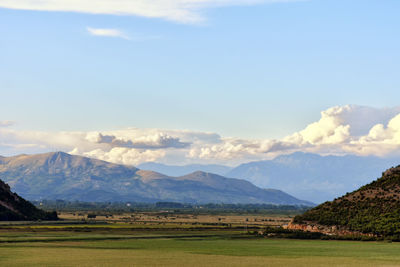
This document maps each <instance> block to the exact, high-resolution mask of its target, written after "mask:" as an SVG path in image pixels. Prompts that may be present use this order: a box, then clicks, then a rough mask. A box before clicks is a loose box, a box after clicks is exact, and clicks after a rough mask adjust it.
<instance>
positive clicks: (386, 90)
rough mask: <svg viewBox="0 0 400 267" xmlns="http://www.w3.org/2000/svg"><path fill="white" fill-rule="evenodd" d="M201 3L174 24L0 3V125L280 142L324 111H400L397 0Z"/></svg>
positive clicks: (141, 17)
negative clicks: (350, 106)
mask: <svg viewBox="0 0 400 267" xmlns="http://www.w3.org/2000/svg"><path fill="white" fill-rule="evenodd" d="M58 1H60V2H63V0H58ZM23 2H26V0H13V1H10V0H0V6H2V7H9V6H10V5H14V3H23ZM94 2H96V1H93V3H94ZM106 2H107V1H106ZM128 2H129V1H128ZM130 2H131V3H132V5H134V4H135V3H136V2H140V1H136V0H132V1H130ZM150 2H151V1H150ZM170 2H172V3H173V2H174V0H171V1H170ZM176 2H179V1H178V0H177V1H176ZM200 2H201V1H200ZM205 2H207V4H205V5H204V6H201V5H200V7H196V8H187V9H188V10H189V11H188V12H189V13H188V14H186V13H185V15H184V16H183V18H181V17H179V18H176V17H171V15H169V14H167V15H165V14H161V15H156V16H155V17H151V18H149V17H146V16H147V15H146V14H148V13H146V12H147V11H146V10H144V11H140V12H142V13H140V12H139V15H131V14H127V15H110V14H88V13H85V12H56V11H32V10H21V9H11V8H0V92H1V105H0V114H1V117H0V120H4V121H5V120H7V121H8V120H9V121H14V122H15V125H14V126H13V129H14V130H15V131H17V130H18V131H23V130H25V131H27V130H29V131H42V132H47V131H48V132H51V131H53V132H54V131H87V132H89V131H106V130H117V129H122V128H126V127H137V128H140V129H142V128H143V129H147V128H152V129H153V128H157V129H174V130H190V131H195V132H212V133H218V134H219V135H221V136H226V137H235V138H243V139H280V138H284V137H285V136H288V135H291V134H292V133H293V132H297V131H301V130H302V129H304V128H305V127H306V126H307V125H309V124H311V123H312V122H316V121H318V120H319V119H320V117H321V114H320V112H321V111H323V110H327V109H328V108H330V107H333V106H344V105H346V104H356V105H361V106H370V107H376V108H379V109H382V108H385V107H396V106H398V105H399V103H398V99H399V97H400V90H399V88H400V78H399V69H400V53H399V47H400V27H399V26H400V17H399V16H398V14H399V11H400V2H399V1H397V0H375V1H373V0H354V1H348V0H309V1H289V2H285V1H284V2H280V1H277V3H269V1H262V0H261V1H246V0H242V1H236V2H235V1H222V2H223V4H220V3H221V2H218V1H211V0H210V1H205ZM250 2H254V3H251V4H249V3H250ZM10 3H11V4H10ZM32 3H33V4H32ZM34 3H35V1H31V5H33V6H34V5H35V4H34ZM235 3H236V4H235ZM29 9H34V8H33V7H32V6H30V8H29ZM39 9H40V8H39ZM183 10H184V11H186V9H185V8H183ZM100 13H101V12H100ZM103 13H105V12H103ZM143 14H145V15H143ZM152 14H153V13H152ZM88 28H92V29H108V30H114V31H119V32H121V34H123V37H126V38H119V37H118V36H114V37H109V36H104V35H103V36H96V35H92V34H90V32H89V31H88ZM0 152H1V150H0Z"/></svg>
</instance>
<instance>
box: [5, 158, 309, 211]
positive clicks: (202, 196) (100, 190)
mask: <svg viewBox="0 0 400 267" xmlns="http://www.w3.org/2000/svg"><path fill="white" fill-rule="evenodd" d="M0 179H3V180H4V181H6V182H7V183H9V185H10V186H11V187H12V189H13V190H14V191H16V192H17V193H18V194H20V195H22V196H23V197H25V198H27V199H30V200H38V199H64V200H80V201H137V202H156V201H176V202H186V203H269V204H290V205H312V203H310V202H307V201H302V200H299V199H296V198H295V197H292V196H290V195H288V194H286V193H284V192H282V191H280V190H274V189H261V188H258V187H256V186H254V185H253V184H251V183H250V182H248V181H245V180H241V179H233V178H225V177H222V176H219V175H216V174H212V173H206V172H201V171H197V172H194V173H191V174H188V175H185V176H180V177H171V176H167V175H164V174H160V173H157V172H153V171H144V170H139V169H138V168H135V167H131V166H125V165H118V164H113V163H109V162H105V161H101V160H96V159H91V158H86V157H81V156H74V155H70V154H67V153H63V152H56V153H46V154H37V155H19V156H15V157H7V158H6V157H0Z"/></svg>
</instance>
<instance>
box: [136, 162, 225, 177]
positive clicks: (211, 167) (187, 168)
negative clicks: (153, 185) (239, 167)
mask: <svg viewBox="0 0 400 267" xmlns="http://www.w3.org/2000/svg"><path fill="white" fill-rule="evenodd" d="M137 167H138V168H140V169H142V170H149V171H155V172H160V173H163V174H166V175H169V176H183V175H186V174H189V173H193V172H196V171H203V172H211V173H215V174H218V175H222V176H224V175H225V174H226V173H228V172H229V171H230V170H232V167H228V166H224V165H216V164H188V165H181V166H178V165H165V164H161V163H156V162H146V163H142V164H140V165H138V166H137Z"/></svg>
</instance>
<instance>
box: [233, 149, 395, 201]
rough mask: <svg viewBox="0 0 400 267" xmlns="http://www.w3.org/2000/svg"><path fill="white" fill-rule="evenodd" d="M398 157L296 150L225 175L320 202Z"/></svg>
mask: <svg viewBox="0 0 400 267" xmlns="http://www.w3.org/2000/svg"><path fill="white" fill-rule="evenodd" d="M398 162H399V160H398V159H391V158H388V159H384V158H378V157H360V156H354V155H347V156H320V155H317V154H311V153H302V152H297V153H293V154H290V155H282V156H278V157H276V158H275V159H272V160H265V161H254V162H249V163H245V164H242V165H240V166H238V167H236V168H234V169H233V170H231V171H229V172H228V173H226V174H225V176H227V177H234V178H240V179H245V180H247V181H249V182H251V183H253V184H255V185H256V186H259V187H264V188H278V189H280V190H283V191H285V192H287V193H289V194H291V195H294V196H296V197H299V198H301V199H308V200H310V201H313V202H316V203H322V202H325V201H327V200H330V199H334V198H336V197H339V196H341V195H343V194H345V193H346V192H351V191H353V190H355V189H357V188H359V187H360V186H362V185H364V184H367V183H370V182H371V181H372V179H371V177H378V176H380V174H381V172H382V170H385V169H388V168H390V167H392V166H396V165H397V164H398Z"/></svg>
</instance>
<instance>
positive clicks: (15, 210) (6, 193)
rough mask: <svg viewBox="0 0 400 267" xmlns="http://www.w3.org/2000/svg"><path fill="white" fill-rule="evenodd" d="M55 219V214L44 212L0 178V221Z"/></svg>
mask: <svg viewBox="0 0 400 267" xmlns="http://www.w3.org/2000/svg"><path fill="white" fill-rule="evenodd" d="M20 220H26V221H32V220H57V214H56V213H51V212H45V211H42V210H40V209H38V208H36V207H35V206H34V205H32V204H31V203H30V202H28V201H26V200H25V199H23V198H21V197H20V196H18V195H17V194H15V193H12V192H11V190H10V187H9V186H8V185H7V184H5V183H4V182H3V181H1V180H0V221H20Z"/></svg>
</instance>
